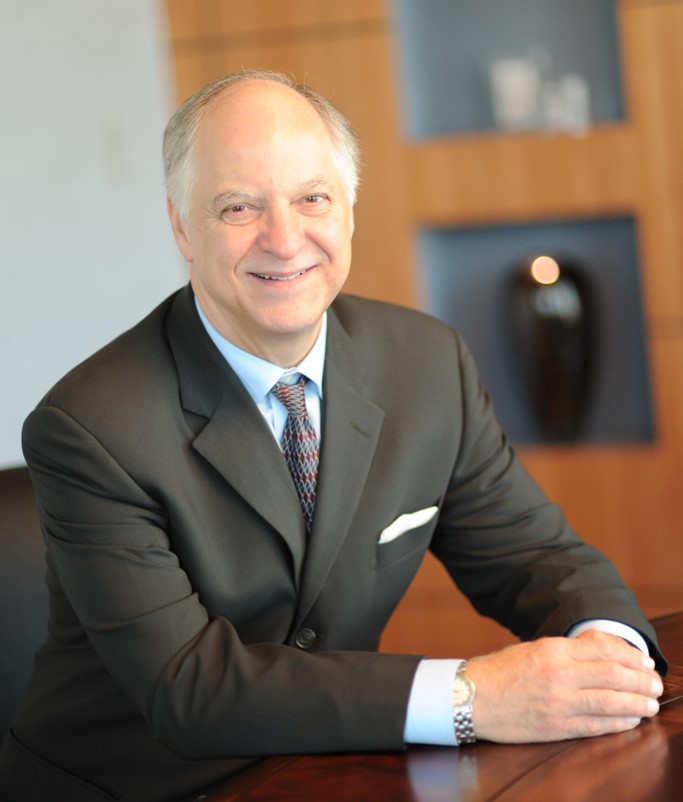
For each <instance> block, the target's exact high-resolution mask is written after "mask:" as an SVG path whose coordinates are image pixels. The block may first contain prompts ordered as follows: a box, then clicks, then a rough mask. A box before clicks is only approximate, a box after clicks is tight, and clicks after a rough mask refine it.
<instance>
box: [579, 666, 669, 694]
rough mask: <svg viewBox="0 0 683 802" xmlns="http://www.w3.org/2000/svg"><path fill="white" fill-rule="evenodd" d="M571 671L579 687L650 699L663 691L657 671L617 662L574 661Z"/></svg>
mask: <svg viewBox="0 0 683 802" xmlns="http://www.w3.org/2000/svg"><path fill="white" fill-rule="evenodd" d="M572 673H573V674H574V678H575V681H576V686H577V687H579V688H584V689H591V688H592V689H606V690H613V691H619V692H626V693H633V694H638V695H641V696H646V697H649V698H652V699H657V698H659V697H660V696H661V695H662V693H663V692H664V685H663V683H662V680H661V678H660V676H659V674H657V672H655V671H639V670H636V669H632V668H626V667H625V666H623V665H621V664H619V663H612V662H605V661H603V662H597V661H592V662H582V663H576V664H575V665H574V667H573V672H572Z"/></svg>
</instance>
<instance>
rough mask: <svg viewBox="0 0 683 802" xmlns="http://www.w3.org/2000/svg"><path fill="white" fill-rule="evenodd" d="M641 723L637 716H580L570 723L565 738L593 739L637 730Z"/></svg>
mask: <svg viewBox="0 0 683 802" xmlns="http://www.w3.org/2000/svg"><path fill="white" fill-rule="evenodd" d="M640 722H641V719H640V718H638V717H637V716H623V717H622V716H580V717H577V718H575V719H572V721H570V722H569V723H568V727H567V731H566V734H565V735H564V736H563V739H564V738H592V737H594V736H597V735H611V734H614V733H617V732H627V731H628V730H633V729H635V728H636V727H637V726H638V725H639V724H640Z"/></svg>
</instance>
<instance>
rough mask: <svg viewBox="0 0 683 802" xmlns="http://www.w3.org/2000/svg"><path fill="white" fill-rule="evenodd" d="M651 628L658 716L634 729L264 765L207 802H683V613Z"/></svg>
mask: <svg viewBox="0 0 683 802" xmlns="http://www.w3.org/2000/svg"><path fill="white" fill-rule="evenodd" d="M654 625H655V627H656V629H657V634H658V636H659V640H660V645H661V647H662V649H663V651H664V654H665V655H666V656H667V658H668V659H669V661H670V671H669V675H668V677H667V678H666V680H665V691H664V696H663V697H662V700H661V710H660V712H659V715H658V716H657V717H656V718H655V719H653V720H650V721H647V722H645V723H643V724H641V725H640V727H638V728H637V729H636V730H633V731H631V732H627V733H620V734H618V735H605V736H602V737H599V738H589V739H583V740H575V741H562V742H560V743H552V744H529V745H514V746H510V745H501V744H491V743H483V742H482V743H477V744H473V745H472V746H467V747H463V748H461V749H452V748H445V747H411V748H410V749H408V750H407V751H406V752H400V753H392V754H360V755H357V754H350V755H302V756H296V757H274V758H267V759H265V760H263V761H261V762H259V763H258V764H256V765H255V766H254V768H252V769H248V770H247V771H246V772H244V773H243V774H241V775H240V776H239V777H237V778H235V779H233V780H230V781H228V782H227V783H226V784H225V786H224V787H223V788H222V789H221V790H219V791H217V792H214V793H213V794H212V795H211V796H210V797H208V802H264V800H278V802H286V800H296V802H301V801H303V802H307V801H308V800H321V801H322V800H330V802H365V801H366V800H372V802H385V801H386V802H442V800H443V802H445V801H446V800H448V801H449V802H493V801H494V800H495V802H541V800H542V802H612V800H615V802H681V800H683V613H676V614H674V615H669V616H664V617H662V618H659V619H657V620H655V622H654Z"/></svg>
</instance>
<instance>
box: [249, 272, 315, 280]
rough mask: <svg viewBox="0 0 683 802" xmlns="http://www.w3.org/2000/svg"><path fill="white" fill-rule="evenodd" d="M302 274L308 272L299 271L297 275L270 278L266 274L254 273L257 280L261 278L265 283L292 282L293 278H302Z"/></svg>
mask: <svg viewBox="0 0 683 802" xmlns="http://www.w3.org/2000/svg"><path fill="white" fill-rule="evenodd" d="M304 273H308V270H301V271H300V272H299V273H294V274H293V275H291V276H271V275H268V274H266V273H254V275H255V276H256V277H257V278H263V279H266V280H267V281H293V280H294V279H295V278H299V276H303V275H304Z"/></svg>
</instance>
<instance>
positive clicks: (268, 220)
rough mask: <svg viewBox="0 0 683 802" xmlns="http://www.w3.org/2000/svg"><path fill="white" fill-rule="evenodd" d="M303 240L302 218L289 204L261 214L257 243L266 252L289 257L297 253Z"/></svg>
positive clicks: (280, 257)
mask: <svg viewBox="0 0 683 802" xmlns="http://www.w3.org/2000/svg"><path fill="white" fill-rule="evenodd" d="M303 242H304V228H303V220H302V219H301V215H300V214H298V213H297V211H296V210H295V209H293V208H292V207H291V206H289V205H286V206H282V207H277V208H272V209H269V210H268V212H267V214H265V215H264V216H263V218H262V228H261V231H260V234H259V244H260V246H261V248H262V249H263V250H264V251H266V252H267V253H270V254H272V255H273V256H277V257H278V258H279V259H291V258H293V257H294V256H296V255H297V254H298V253H299V251H300V250H301V247H302V245H303Z"/></svg>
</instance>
